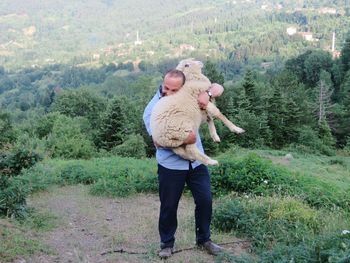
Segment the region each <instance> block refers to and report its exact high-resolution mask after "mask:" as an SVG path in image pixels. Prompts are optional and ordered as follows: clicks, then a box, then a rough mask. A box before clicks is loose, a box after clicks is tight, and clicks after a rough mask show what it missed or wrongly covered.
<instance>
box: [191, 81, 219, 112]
mask: <svg viewBox="0 0 350 263" xmlns="http://www.w3.org/2000/svg"><path fill="white" fill-rule="evenodd" d="M208 90H210V93H211V94H212V97H213V98H216V97H219V96H221V94H222V93H223V92H224V87H223V86H221V85H220V84H217V83H213V84H211V85H210V87H209V88H208ZM197 101H198V105H199V107H200V108H201V109H202V110H205V109H206V108H207V105H208V103H209V101H210V98H209V95H208V93H207V92H206V91H203V92H201V93H200V94H199V95H198V100H197Z"/></svg>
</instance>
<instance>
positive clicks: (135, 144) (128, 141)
mask: <svg viewBox="0 0 350 263" xmlns="http://www.w3.org/2000/svg"><path fill="white" fill-rule="evenodd" d="M111 152H112V153H113V154H116V155H118V156H122V157H134V158H138V159H142V158H145V157H146V143H145V141H144V139H143V137H142V136H141V135H139V134H131V135H129V136H127V137H126V138H125V141H124V142H123V143H122V144H120V145H117V146H115V147H114V148H112V150H111Z"/></svg>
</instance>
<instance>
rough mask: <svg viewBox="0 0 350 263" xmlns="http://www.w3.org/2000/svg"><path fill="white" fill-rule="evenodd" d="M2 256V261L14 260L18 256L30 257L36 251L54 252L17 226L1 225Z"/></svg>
mask: <svg viewBox="0 0 350 263" xmlns="http://www.w3.org/2000/svg"><path fill="white" fill-rule="evenodd" d="M0 232H1V237H0V240H1V242H0V258H1V261H2V262H14V261H15V260H18V257H19V256H21V257H28V256H31V255H34V254H36V253H41V252H44V251H45V253H48V252H49V253H52V251H50V250H51V249H50V248H49V247H48V246H47V245H44V244H42V243H41V242H39V241H37V240H35V239H34V238H33V237H30V236H26V235H23V233H22V232H21V231H19V230H18V229H16V228H15V227H8V228H3V227H2V226H0Z"/></svg>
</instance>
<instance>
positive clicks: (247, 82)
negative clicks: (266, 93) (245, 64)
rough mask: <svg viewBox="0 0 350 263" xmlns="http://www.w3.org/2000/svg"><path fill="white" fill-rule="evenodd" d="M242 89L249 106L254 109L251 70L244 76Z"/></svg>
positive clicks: (253, 87)
mask: <svg viewBox="0 0 350 263" xmlns="http://www.w3.org/2000/svg"><path fill="white" fill-rule="evenodd" d="M243 89H244V92H245V96H246V97H247V99H248V100H249V102H250V104H251V106H253V107H254V105H255V104H256V93H255V83H254V79H253V72H252V71H251V70H248V71H247V72H246V74H245V75H244V80H243Z"/></svg>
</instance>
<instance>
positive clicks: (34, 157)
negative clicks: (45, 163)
mask: <svg viewBox="0 0 350 263" xmlns="http://www.w3.org/2000/svg"><path fill="white" fill-rule="evenodd" d="M41 159H42V158H41V156H40V155H39V154H38V153H36V152H33V151H31V150H29V149H26V148H21V147H12V148H9V149H7V150H3V151H2V152H1V153H0V173H1V174H3V175H9V176H15V175H18V174H19V173H20V171H21V170H22V169H23V168H29V167H31V166H33V165H34V164H35V163H36V162H38V161H40V160H41Z"/></svg>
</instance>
